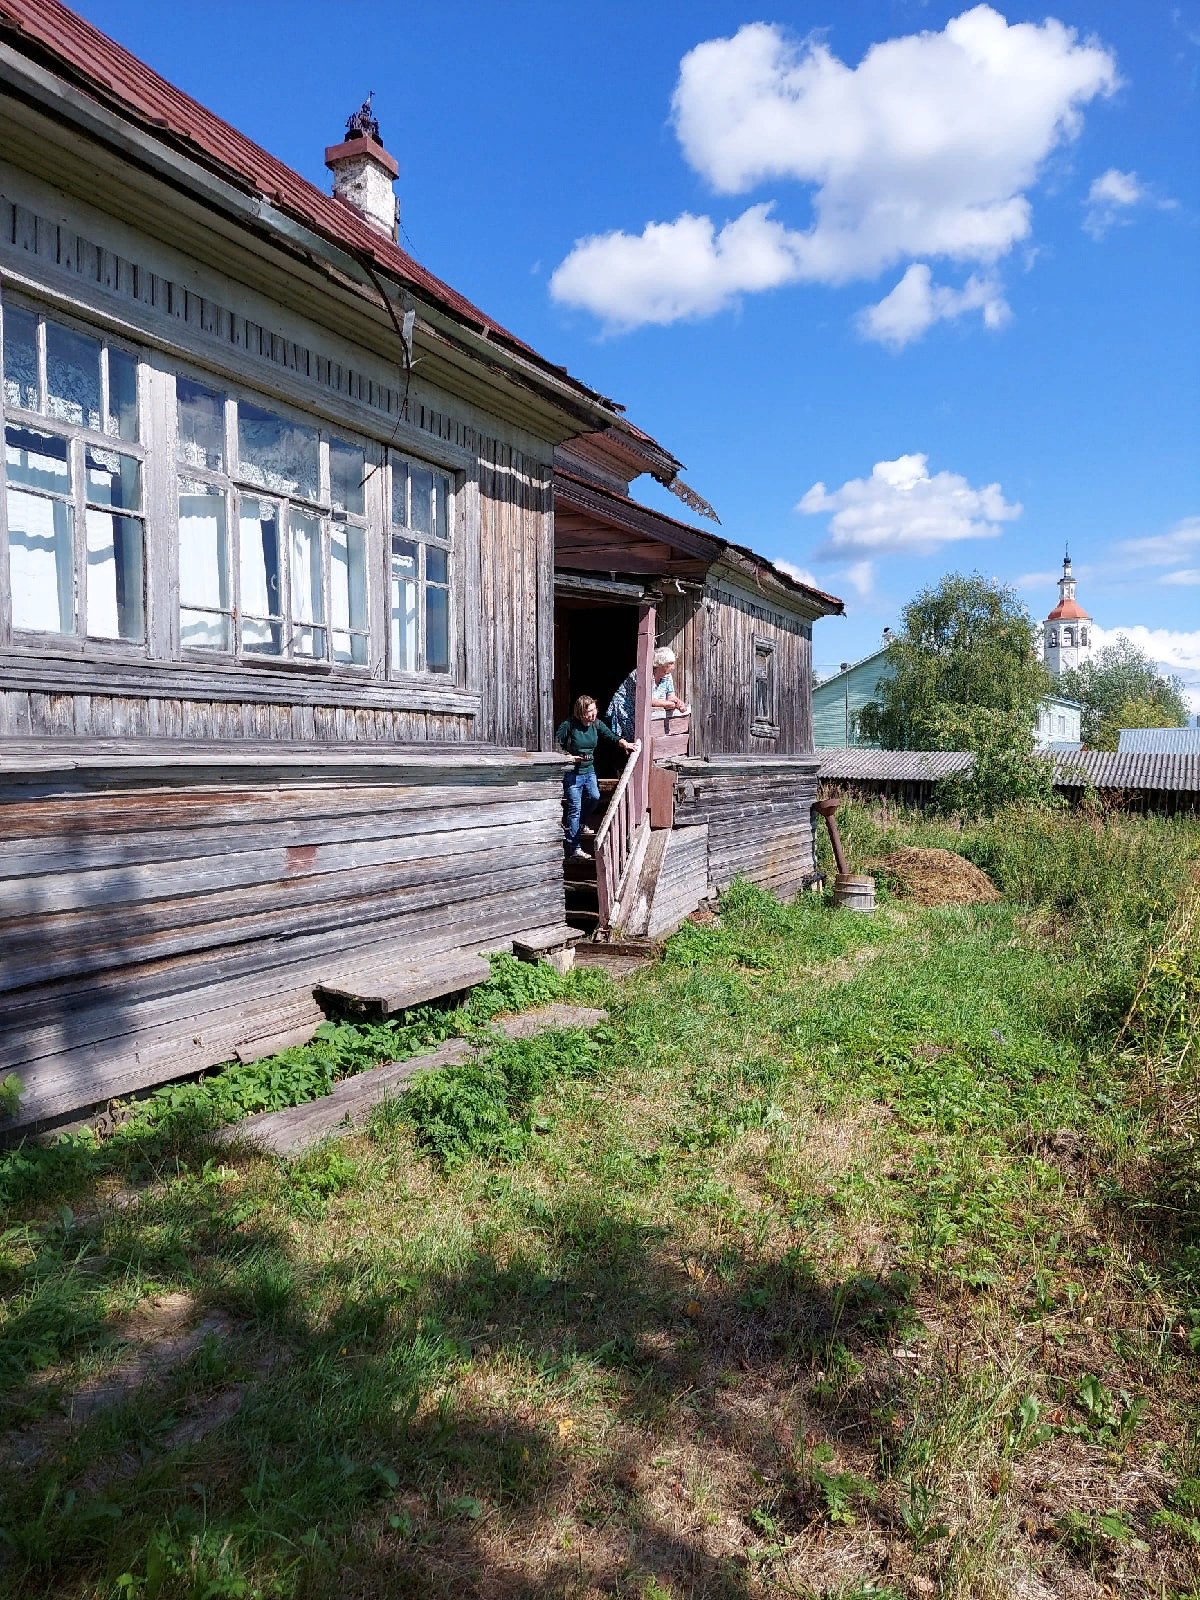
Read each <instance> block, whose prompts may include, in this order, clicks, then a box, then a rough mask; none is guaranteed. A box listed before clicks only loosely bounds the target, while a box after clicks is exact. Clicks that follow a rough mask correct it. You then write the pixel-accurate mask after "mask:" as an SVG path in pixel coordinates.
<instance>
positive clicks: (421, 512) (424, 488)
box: [408, 467, 433, 533]
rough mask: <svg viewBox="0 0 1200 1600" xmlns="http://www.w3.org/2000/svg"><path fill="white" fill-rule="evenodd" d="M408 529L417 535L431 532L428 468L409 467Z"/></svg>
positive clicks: (430, 498)
mask: <svg viewBox="0 0 1200 1600" xmlns="http://www.w3.org/2000/svg"><path fill="white" fill-rule="evenodd" d="M408 482H409V499H410V502H411V504H410V511H411V515H412V521H411V522H410V523H409V527H410V528H415V529H416V530H417V532H418V533H432V532H433V473H432V472H430V470H429V468H428V467H409V469H408Z"/></svg>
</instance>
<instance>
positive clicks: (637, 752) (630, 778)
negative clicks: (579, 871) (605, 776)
mask: <svg viewBox="0 0 1200 1600" xmlns="http://www.w3.org/2000/svg"><path fill="white" fill-rule="evenodd" d="M646 760H648V756H647V754H646V749H645V746H644V744H643V742H642V740H640V739H639V740H638V741H637V743H636V744H635V745H634V747H633V751H632V753H631V754H630V757H629V760H628V761H627V762H626V763H625V766H624V769H623V770H622V772H621V776H620V778H619V780H618V782H617V787H616V788H615V789H614V790H613V796H612V799H611V800H610V801H609V803H608V810H607V811H606V812H605V813H604V820H603V821H602V822H601V824H600V826H599V827H598V828H597V829H596V899H597V901H598V909H599V912H600V929H601V931H602V932H608V931H610V930H611V928H612V925H613V919H614V917H616V916H619V913H620V896H621V893H622V891H623V889H624V887H625V885H624V881H623V880H624V878H625V875H626V872H627V871H628V868H629V865H630V860H631V857H632V855H633V852H634V847H635V845H636V843H637V838H638V830H639V828H640V827H641V825H642V822H643V820H644V818H645V810H646V803H645V785H644V783H643V781H642V779H643V772H642V764H643V762H645V761H646Z"/></svg>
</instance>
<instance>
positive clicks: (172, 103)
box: [0, 0, 648, 437]
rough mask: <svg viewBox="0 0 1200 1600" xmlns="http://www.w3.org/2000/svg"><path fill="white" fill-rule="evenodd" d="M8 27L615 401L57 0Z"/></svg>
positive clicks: (261, 189)
mask: <svg viewBox="0 0 1200 1600" xmlns="http://www.w3.org/2000/svg"><path fill="white" fill-rule="evenodd" d="M8 29H11V30H14V31H15V32H16V33H17V34H18V35H19V36H20V43H19V46H18V47H19V48H20V49H21V51H22V53H23V54H30V55H34V56H36V57H39V58H41V59H43V60H48V61H49V62H50V63H52V64H53V66H54V67H55V69H56V70H58V71H60V72H62V73H63V75H65V76H67V77H69V79H70V80H71V81H72V83H74V84H75V85H76V86H80V87H83V88H84V89H85V90H86V92H87V93H88V94H90V95H91V96H92V98H94V99H95V100H97V101H99V102H100V103H101V104H103V105H105V106H107V107H108V108H109V109H111V110H115V111H117V112H118V113H119V114H120V115H122V116H124V117H126V118H127V119H129V120H130V121H133V122H136V123H138V124H140V125H141V126H142V127H143V128H144V129H145V130H146V131H147V133H148V134H149V135H150V136H151V137H152V138H154V139H156V140H159V141H161V142H162V143H164V144H168V145H170V146H172V147H173V148H175V149H177V150H180V151H181V152H182V153H184V154H186V155H188V156H190V157H191V158H192V159H193V160H197V161H199V162H201V163H202V164H203V165H204V166H206V167H208V168H210V169H211V170H214V171H216V172H217V173H219V174H220V175H221V176H222V177H223V178H225V179H226V180H232V181H233V182H234V183H235V185H236V186H237V187H239V188H242V189H248V190H251V191H253V192H256V193H258V194H260V195H262V196H263V197H264V198H265V199H267V200H268V201H270V203H271V204H272V205H273V206H276V207H277V208H278V209H279V210H280V211H282V212H285V213H286V214H287V215H289V216H290V217H292V218H293V219H295V220H296V221H298V222H301V223H303V224H305V225H306V226H307V227H309V228H311V229H312V230H313V231H314V232H315V233H318V234H321V235H322V236H323V237H324V238H326V239H328V240H330V241H332V242H333V243H335V244H337V245H340V246H341V247H342V248H343V249H345V250H347V251H348V252H350V253H351V254H354V255H356V256H359V257H361V256H364V255H365V256H368V257H369V258H370V259H371V262H372V265H373V266H375V267H376V268H377V269H379V270H380V271H382V272H383V273H385V274H387V275H388V276H390V277H392V278H394V279H397V280H399V281H400V282H401V283H403V284H406V285H408V286H409V287H410V288H411V289H413V290H414V291H415V292H416V293H417V294H419V295H423V296H425V297H426V298H427V299H429V300H431V301H433V302H434V303H435V304H437V305H439V306H440V307H442V308H443V309H444V310H446V311H448V312H449V313H450V314H451V315H452V316H453V317H455V318H457V319H458V320H459V321H461V322H464V323H467V324H469V325H470V326H471V327H472V328H474V329H476V330H477V331H478V332H481V333H483V334H484V335H485V336H486V337H488V338H490V339H492V340H494V341H496V342H497V343H499V344H503V345H507V346H509V347H510V348H511V349H512V350H514V351H517V352H519V353H520V354H521V355H523V356H524V357H526V358H527V359H528V360H530V361H533V362H535V363H536V364H537V365H538V366H540V367H542V368H543V369H545V370H546V371H548V372H551V373H553V374H554V376H555V377H556V378H558V379H560V380H561V381H563V382H565V383H568V384H570V385H571V386H572V387H573V388H575V389H576V390H578V391H579V392H580V393H581V394H584V395H586V396H588V397H589V398H590V399H593V400H598V401H601V402H602V403H603V404H605V405H608V406H612V404H613V403H612V402H611V401H607V400H604V397H603V396H601V395H598V394H597V393H596V392H595V391H594V390H592V389H588V388H587V387H586V385H584V384H582V383H580V382H579V380H578V379H576V378H572V377H571V376H570V374H569V373H568V372H567V370H566V368H565V367H560V366H556V365H555V364H554V363H552V362H549V361H547V360H546V358H545V357H544V356H540V355H539V354H538V353H537V351H536V350H534V349H532V347H531V346H529V345H527V344H525V343H524V342H523V341H522V340H520V339H518V338H517V337H516V335H515V334H512V333H509V332H508V331H507V330H506V329H504V328H502V327H500V326H499V325H498V324H497V323H495V322H493V321H492V320H491V319H490V318H489V317H487V316H485V314H484V313H483V312H482V311H480V310H479V308H478V307H477V306H474V305H472V304H471V302H470V301H469V300H467V299H464V297H463V296H462V295H460V294H458V293H457V292H456V291H455V290H454V289H451V288H450V287H449V285H448V284H445V283H443V282H442V281H441V279H440V278H436V277H434V275H433V273H431V272H428V271H426V269H425V268H424V267H423V266H421V265H420V263H419V262H417V261H414V260H413V258H412V257H411V256H410V255H408V254H407V252H406V251H404V250H401V249H400V247H399V246H398V245H396V244H393V243H392V242H391V241H390V240H388V239H386V238H384V237H383V236H382V235H381V234H379V233H377V232H376V231H375V229H374V228H372V227H371V226H370V224H369V223H367V222H365V221H364V220H363V219H362V218H361V217H360V216H359V215H358V214H357V213H356V212H355V211H354V210H353V209H352V208H351V207H350V206H348V205H346V204H345V202H344V201H341V200H337V199H335V198H334V197H333V196H332V195H328V194H325V193H323V192H322V191H321V190H320V189H318V188H316V186H315V185H313V184H311V183H309V182H308V181H307V179H305V178H302V177H301V176H300V175H299V173H296V172H293V171H292V170H291V168H290V167H286V166H284V164H283V162H282V161H277V160H276V159H275V157H274V156H272V155H270V154H268V152H267V151H266V150H264V149H262V148H261V146H259V145H256V144H255V143H254V142H253V141H252V140H250V139H247V138H246V136H245V135H244V134H242V133H239V132H238V130H237V129H236V128H234V127H231V126H230V124H229V123H227V122H224V121H222V119H221V118H220V117H218V116H216V115H214V113H213V112H211V111H209V110H207V109H206V108H205V107H204V106H202V105H200V104H199V102H198V101H196V100H193V99H192V98H191V97H190V95H186V94H184V93H183V92H182V91H181V90H179V89H176V88H175V87H174V85H173V84H170V83H168V82H167V80H166V79H165V78H161V77H159V75H158V73H156V72H154V71H152V70H151V68H150V67H148V66H147V65H146V64H145V62H143V61H139V60H138V58H137V57H136V56H134V55H131V54H130V52H129V51H128V50H125V49H123V48H122V47H121V46H120V45H119V44H117V43H116V41H115V40H113V39H110V38H109V37H108V36H107V35H106V34H103V33H101V32H100V31H99V29H97V28H94V27H92V25H91V24H90V23H89V22H85V21H84V20H83V18H82V17H79V16H77V15H76V14H75V12H73V11H70V10H68V9H67V7H66V6H64V5H60V4H59V3H58V0H0V30H8ZM30 46H33V47H35V48H34V49H30ZM614 409H619V408H614ZM638 431H639V432H640V430H638ZM642 437H648V435H643V436H642Z"/></svg>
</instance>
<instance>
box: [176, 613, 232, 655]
mask: <svg viewBox="0 0 1200 1600" xmlns="http://www.w3.org/2000/svg"><path fill="white" fill-rule="evenodd" d="M232 633H233V625H232V622H231V620H230V618H229V617H227V616H222V615H221V613H220V612H219V611H190V610H188V609H187V608H186V607H185V608H184V609H182V610H181V611H180V613H179V639H180V643H181V644H182V645H183V647H184V649H185V650H224V651H226V652H227V653H228V652H231V651H232V650H233V636H232Z"/></svg>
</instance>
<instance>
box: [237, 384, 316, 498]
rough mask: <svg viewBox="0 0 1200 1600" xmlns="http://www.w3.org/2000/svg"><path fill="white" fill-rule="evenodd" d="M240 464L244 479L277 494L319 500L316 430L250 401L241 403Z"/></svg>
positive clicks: (239, 420)
mask: <svg viewBox="0 0 1200 1600" xmlns="http://www.w3.org/2000/svg"><path fill="white" fill-rule="evenodd" d="M238 461H239V463H240V465H241V472H242V476H243V477H244V478H246V479H247V480H248V481H249V482H250V483H257V484H258V485H259V486H260V487H261V488H263V489H270V490H271V491H272V493H274V494H288V495H291V494H294V495H299V496H300V498H301V499H303V500H315V499H316V498H317V484H318V472H319V455H318V446H317V430H316V429H315V428H306V427H305V426H304V424H303V423H301V422H289V421H288V420H287V419H286V418H285V417H280V416H277V415H276V414H275V412H273V411H264V410H262V408H261V407H259V406H252V405H250V404H249V403H248V402H247V401H244V400H243V401H239V403H238Z"/></svg>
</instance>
